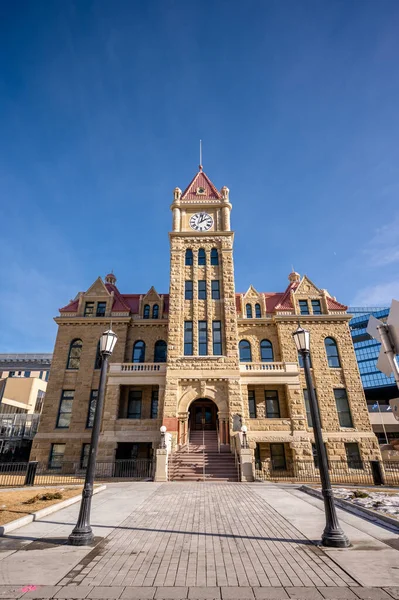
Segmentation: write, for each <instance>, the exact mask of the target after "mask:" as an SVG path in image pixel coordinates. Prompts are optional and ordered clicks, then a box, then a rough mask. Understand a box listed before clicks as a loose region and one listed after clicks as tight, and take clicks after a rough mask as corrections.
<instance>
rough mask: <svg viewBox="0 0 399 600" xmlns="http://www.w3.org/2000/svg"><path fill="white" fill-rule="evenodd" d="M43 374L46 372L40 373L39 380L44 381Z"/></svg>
mask: <svg viewBox="0 0 399 600" xmlns="http://www.w3.org/2000/svg"><path fill="white" fill-rule="evenodd" d="M43 373H44V371H40V373H39V379H43Z"/></svg>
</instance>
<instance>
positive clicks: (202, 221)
mask: <svg viewBox="0 0 399 600" xmlns="http://www.w3.org/2000/svg"><path fill="white" fill-rule="evenodd" d="M212 225H213V219H212V217H211V215H208V213H206V212H201V213H196V214H195V215H193V216H192V217H191V219H190V227H191V229H195V231H208V230H209V229H210V228H211V227H212Z"/></svg>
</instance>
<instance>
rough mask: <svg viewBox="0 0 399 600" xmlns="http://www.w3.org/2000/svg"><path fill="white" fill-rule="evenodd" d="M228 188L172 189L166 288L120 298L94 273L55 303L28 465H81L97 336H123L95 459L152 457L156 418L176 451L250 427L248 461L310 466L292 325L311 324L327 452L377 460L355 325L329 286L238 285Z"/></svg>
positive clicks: (207, 184)
mask: <svg viewBox="0 0 399 600" xmlns="http://www.w3.org/2000/svg"><path fill="white" fill-rule="evenodd" d="M231 209H232V205H231V203H230V199H229V189H228V188H227V187H223V188H222V189H221V190H220V191H219V190H218V189H217V188H216V187H215V186H214V185H213V184H212V182H211V181H210V179H209V178H208V177H207V175H206V174H205V173H204V172H203V170H202V167H200V169H199V172H198V173H197V174H196V175H195V177H194V178H193V180H192V181H191V183H190V184H189V185H188V187H187V189H186V190H185V191H184V192H183V193H182V191H181V190H180V189H179V188H176V189H175V190H174V195H173V203H172V205H171V210H172V215H173V217H172V231H171V232H170V233H169V238H170V290H169V294H162V293H158V291H157V290H156V289H155V288H154V287H152V288H151V289H150V290H149V291H148V292H147V293H146V294H136V293H135V294H130V293H128V294H126V293H121V292H120V291H119V289H118V287H117V281H116V277H115V276H114V275H113V274H109V275H107V276H106V278H105V281H103V280H102V279H101V278H98V279H97V280H96V281H95V282H94V283H93V285H92V286H91V287H90V288H89V289H88V290H87V291H86V292H82V293H79V294H78V296H77V297H76V298H75V300H73V301H71V303H70V304H69V305H68V306H66V307H65V308H62V309H61V310H60V315H59V316H58V317H57V318H56V319H55V320H56V322H57V324H58V335H57V339H56V343H55V348H54V355H53V361H52V367H51V373H50V379H49V384H48V388H47V398H46V405H45V408H44V411H43V414H42V418H41V424H40V429H39V433H38V434H37V436H36V437H35V440H34V446H33V450H32V455H31V456H32V459H35V460H39V461H48V462H49V465H50V466H54V467H56V466H57V465H58V464H59V461H61V460H68V461H76V462H79V461H83V460H84V457H85V456H86V452H87V450H88V443H89V440H90V433H91V432H90V426H91V424H92V418H93V407H94V406H95V402H96V395H97V389H98V384H99V374H100V371H99V367H100V362H99V356H98V340H99V337H100V335H101V333H102V332H103V331H104V329H105V328H107V327H108V326H109V324H110V321H111V319H112V328H113V329H114V331H115V332H116V333H117V335H118V342H117V344H116V347H115V350H114V353H113V355H112V357H111V363H110V370H109V374H108V380H107V391H106V398H105V408H104V414H103V422H102V434H101V441H100V448H99V460H112V459H114V458H117V459H119V458H120V459H121V458H130V457H150V456H151V455H152V453H153V451H154V449H155V448H157V447H158V446H159V442H160V431H159V428H160V426H161V425H162V424H164V425H166V427H167V431H168V433H169V434H171V450H172V452H175V451H176V450H178V449H179V448H182V447H185V445H186V444H187V441H188V437H189V436H195V435H196V433H195V432H197V431H198V430H202V429H205V430H207V431H210V432H213V434H212V435H213V436H214V437H215V439H216V438H217V443H218V448H219V449H220V450H221V451H226V452H227V453H228V452H229V450H230V449H231V445H232V442H233V440H234V439H235V438H236V436H237V435H239V433H238V432H239V431H240V429H241V425H242V424H245V425H247V427H248V442H249V446H250V448H251V449H252V450H253V456H254V459H256V460H257V461H261V462H262V463H263V465H269V467H270V469H271V470H272V469H282V468H284V467H285V466H286V464H287V463H288V462H292V461H302V460H304V459H308V460H310V461H311V460H312V454H313V447H312V444H313V434H312V427H311V420H310V414H309V405H308V401H307V392H306V384H305V378H304V374H303V369H302V368H301V364H300V362H299V360H298V356H297V353H296V349H295V344H294V341H293V339H292V333H293V331H294V330H295V329H296V328H297V326H298V318H300V322H301V325H302V326H304V327H306V328H308V329H309V330H310V331H311V361H312V369H313V378H314V384H315V388H316V392H317V396H318V400H319V404H320V413H321V422H322V427H323V434H324V439H325V443H326V448H327V452H328V455H329V459H330V460H334V459H336V460H342V461H343V462H345V464H347V461H349V462H350V461H352V462H353V461H357V460H369V459H374V458H380V454H379V448H378V443H377V439H376V437H375V435H374V434H373V432H372V429H371V426H370V421H369V415H368V411H367V406H366V402H365V398H364V393H363V388H362V383H361V379H360V375H359V370H358V366H357V362H356V356H355V352H354V349H353V344H352V340H351V334H350V331H349V327H348V321H349V320H350V318H351V317H350V315H348V314H347V313H346V308H347V307H346V306H344V305H342V304H340V303H339V302H338V301H337V300H336V299H335V298H333V297H332V296H331V295H330V294H329V293H328V292H327V291H326V290H325V289H319V288H318V287H316V285H315V284H314V283H313V282H312V281H311V280H310V279H308V277H306V276H303V277H302V278H301V277H300V275H299V274H298V273H295V272H293V273H290V275H289V278H288V279H289V281H288V286H287V287H286V289H285V291H283V292H279V293H274V292H258V291H257V290H256V289H254V288H253V287H252V286H251V287H250V288H249V289H248V290H247V291H246V292H245V293H236V291H235V285H234V263H233V242H234V233H233V231H232V230H231V226H230V212H231Z"/></svg>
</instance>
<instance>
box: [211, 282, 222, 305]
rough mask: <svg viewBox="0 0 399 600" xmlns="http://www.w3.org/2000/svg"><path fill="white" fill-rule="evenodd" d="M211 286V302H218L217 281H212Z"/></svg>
mask: <svg viewBox="0 0 399 600" xmlns="http://www.w3.org/2000/svg"><path fill="white" fill-rule="evenodd" d="M211 285H212V300H219V298H220V289H219V279H213V280H212V281H211Z"/></svg>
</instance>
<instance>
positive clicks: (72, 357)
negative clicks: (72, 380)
mask: <svg viewBox="0 0 399 600" xmlns="http://www.w3.org/2000/svg"><path fill="white" fill-rule="evenodd" d="M82 348H83V342H82V340H72V342H71V345H70V346H69V353H68V362H67V369H73V370H77V369H79V365H80V356H81V354H82Z"/></svg>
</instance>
